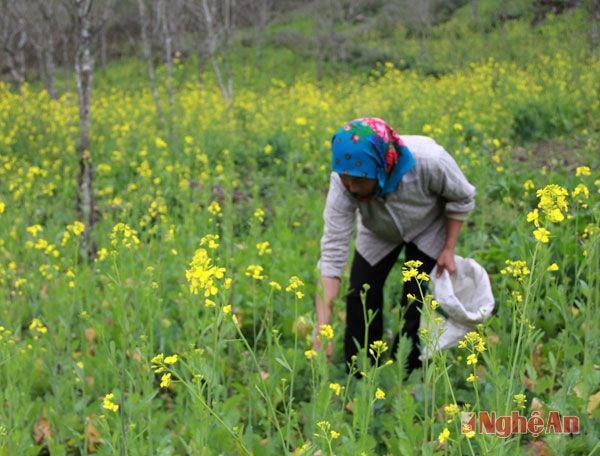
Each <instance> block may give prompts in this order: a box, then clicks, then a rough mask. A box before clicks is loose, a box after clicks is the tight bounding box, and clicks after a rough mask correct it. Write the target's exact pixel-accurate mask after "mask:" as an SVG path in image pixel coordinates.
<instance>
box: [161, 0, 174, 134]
mask: <svg viewBox="0 0 600 456" xmlns="http://www.w3.org/2000/svg"><path fill="white" fill-rule="evenodd" d="M157 13H158V20H159V21H160V25H161V27H160V29H161V33H162V38H163V43H164V52H165V54H164V60H165V65H166V66H167V98H168V100H169V125H172V123H173V116H174V110H175V96H174V93H173V36H172V34H171V26H170V22H169V14H168V11H167V7H166V2H165V0H158V2H157Z"/></svg>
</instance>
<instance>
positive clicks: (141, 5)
mask: <svg viewBox="0 0 600 456" xmlns="http://www.w3.org/2000/svg"><path fill="white" fill-rule="evenodd" d="M137 3H138V12H139V16H140V34H141V38H142V53H143V56H144V60H145V61H146V70H147V72H148V80H149V82H150V90H151V91H152V97H153V98H154V105H155V106H156V113H157V114H158V117H159V119H160V122H161V124H162V126H163V130H164V132H165V135H167V134H168V128H167V121H166V119H165V113H164V111H163V108H162V103H161V101H160V94H159V93H158V88H157V87H156V73H155V71H154V63H153V61H152V41H151V39H150V36H149V34H148V28H149V27H148V22H149V17H148V13H147V10H146V0H137Z"/></svg>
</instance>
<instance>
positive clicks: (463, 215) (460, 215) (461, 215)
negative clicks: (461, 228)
mask: <svg viewBox="0 0 600 456" xmlns="http://www.w3.org/2000/svg"><path fill="white" fill-rule="evenodd" d="M469 214H470V212H446V217H448V218H450V219H453V220H460V221H461V222H464V221H465V220H467V219H468V218H469Z"/></svg>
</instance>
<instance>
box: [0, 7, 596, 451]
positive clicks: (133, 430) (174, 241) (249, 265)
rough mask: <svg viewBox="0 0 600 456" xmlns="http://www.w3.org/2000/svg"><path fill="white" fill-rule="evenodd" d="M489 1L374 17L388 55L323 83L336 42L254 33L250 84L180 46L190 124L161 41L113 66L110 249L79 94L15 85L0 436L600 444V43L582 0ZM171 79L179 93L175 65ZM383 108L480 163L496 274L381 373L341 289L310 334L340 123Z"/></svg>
mask: <svg viewBox="0 0 600 456" xmlns="http://www.w3.org/2000/svg"><path fill="white" fill-rule="evenodd" d="M480 3H481V9H480V12H479V14H480V20H481V24H483V25H480V26H478V27H472V26H471V25H470V23H469V21H470V19H469V18H470V16H469V9H468V8H469V6H468V5H466V6H464V7H462V8H460V9H458V10H457V11H456V12H455V14H454V15H453V16H452V17H451V18H450V19H449V20H448V21H447V22H445V23H442V24H438V25H436V26H434V27H432V28H431V30H430V35H429V36H428V37H425V38H423V37H421V38H418V37H412V35H411V33H410V32H409V31H406V30H405V29H404V28H402V27H400V26H399V27H397V28H393V33H387V31H388V29H385V28H376V27H366V28H364V29H365V30H366V31H364V33H365V35H360V34H358V33H359V32H358V31H359V30H361V32H360V33H363V32H362V30H363V28H360V27H359V26H358V25H357V26H356V33H357V38H360V40H361V41H363V42H364V43H366V44H365V45H368V46H371V47H373V48H381V49H382V50H383V51H384V52H385V53H386V54H387V55H388V56H389V59H385V60H383V61H381V62H380V63H378V64H376V65H372V66H370V67H368V68H367V67H365V66H353V65H352V62H345V63H344V62H341V61H339V62H337V63H336V62H331V63H330V64H329V65H328V66H327V71H326V72H325V74H324V77H323V78H322V80H321V81H318V82H317V81H315V80H314V78H315V74H316V73H315V71H316V70H315V69H316V61H315V59H314V56H310V55H300V54H295V53H294V52H292V51H290V50H286V49H282V48H281V47H278V46H276V45H275V44H274V41H270V42H268V43H267V44H265V46H264V48H263V49H262V54H261V58H260V60H259V62H260V66H258V67H256V66H255V62H256V61H255V56H256V49H254V48H252V47H243V46H242V44H241V43H237V44H236V45H235V46H234V48H233V49H232V51H231V58H232V62H233V63H234V66H233V71H234V75H235V84H234V86H235V97H234V101H233V103H232V104H231V105H230V106H227V105H225V104H224V103H223V101H222V97H221V94H220V92H219V90H218V88H217V87H216V84H214V81H212V78H211V77H210V76H209V75H207V78H206V81H205V83H204V85H200V84H199V83H198V82H197V64H196V63H195V62H194V61H193V59H192V58H190V59H189V60H185V61H182V62H179V63H178V64H177V65H176V68H175V75H174V86H175V88H176V96H175V105H174V116H173V119H172V122H170V125H171V131H169V132H165V131H163V130H162V127H161V122H160V121H159V119H158V117H157V115H156V112H155V107H154V104H153V99H152V96H151V94H150V90H149V87H148V84H147V81H146V79H145V69H144V66H143V63H141V62H140V61H135V60H133V59H127V60H123V61H121V62H116V63H112V64H111V65H110V66H109V67H108V68H107V69H106V70H102V71H97V72H96V74H95V80H94V92H93V103H92V154H93V157H94V163H95V171H96V176H95V177H96V181H95V185H96V191H97V206H98V213H99V216H100V222H99V224H98V225H97V226H96V228H95V232H94V238H95V240H96V241H97V243H98V247H99V250H98V256H97V259H96V261H95V262H94V263H93V264H92V265H91V266H90V265H87V264H85V263H84V262H81V261H79V259H78V258H79V239H80V235H81V230H82V226H81V224H80V223H78V222H77V221H76V216H75V210H74V207H75V198H76V182H75V176H76V171H77V157H76V152H75V151H76V146H77V143H76V141H77V132H78V126H77V114H78V112H77V103H76V98H75V97H74V95H73V94H72V93H71V94H65V95H63V96H62V97H61V98H60V99H59V100H56V101H54V100H51V99H50V98H49V97H48V95H47V94H46V93H45V92H43V91H39V90H37V89H34V88H32V87H28V86H25V87H24V88H23V91H22V93H15V92H14V91H11V90H10V89H9V88H8V87H7V86H1V87H0V107H1V109H0V150H1V151H2V153H1V154H0V258H1V262H0V284H1V285H2V288H1V289H0V292H1V294H0V386H1V388H0V400H1V403H2V404H3V407H2V408H1V409H0V454H6V455H12V454H39V453H41V452H43V451H45V450H44V449H45V448H46V449H47V450H48V451H49V452H50V453H51V454H85V453H89V452H96V453H98V454H113V453H117V452H122V453H123V454H124V453H128V454H203V455H205V454H206V455H213V454H214V455H218V454H248V453H251V454H257V455H258V454H284V453H288V452H289V453H293V454H296V455H298V454H314V453H315V452H316V451H317V450H321V451H322V452H323V453H329V454H348V455H357V454H361V452H364V453H365V454H434V453H436V452H439V453H442V452H443V453H445V454H511V455H512V454H525V453H526V452H527V451H529V450H532V449H533V448H538V449H539V448H543V449H544V451H551V452H553V453H554V454H560V455H562V454H590V453H592V452H593V451H598V448H599V443H598V442H599V441H598V435H600V429H599V426H598V419H599V418H600V408H599V407H598V397H599V396H598V394H599V387H600V372H599V371H598V366H597V364H598V359H599V358H598V354H599V347H598V344H599V341H600V328H599V324H600V323H599V322H600V320H599V319H598V318H597V315H598V312H599V311H600V309H599V306H600V296H599V289H600V288H599V284H598V280H599V279H598V273H597V272H598V270H599V268H598V266H599V257H598V253H599V250H600V247H599V240H600V236H599V234H600V230H599V229H598V221H599V220H598V219H599V215H600V214H599V210H600V207H599V205H598V192H599V189H600V180H599V178H598V173H597V169H598V153H597V152H598V149H599V147H600V125H599V123H598V119H600V101H599V100H600V96H599V94H598V91H599V90H600V77H599V75H600V62H599V61H598V59H597V58H595V57H592V56H591V55H590V53H589V49H588V47H589V46H588V43H587V41H586V37H587V35H586V33H587V32H586V31H587V27H588V24H587V20H588V18H587V16H586V14H585V11H584V10H583V8H578V9H575V10H572V11H567V12H565V13H564V14H561V15H557V16H554V17H549V18H547V19H546V20H545V21H543V22H541V23H540V24H538V25H536V26H532V25H531V21H532V14H531V13H530V12H527V11H523V12H522V13H519V12H516V13H514V14H512V16H517V15H520V14H522V17H521V18H515V19H512V20H510V21H509V22H501V23H498V22H495V21H494V20H493V19H492V17H491V16H492V15H493V13H494V11H496V10H495V9H492V8H489V10H488V9H487V6H486V5H488V4H491V3H487V2H480ZM519 3H520V2H509V5H517V4H519ZM517 13H518V14H517ZM512 16H511V17H512ZM294 23H295V24H296V26H297V27H296V28H297V30H298V31H299V32H298V33H306V34H308V33H310V27H309V24H310V21H308V20H306V19H298V20H295V21H294ZM284 29H285V24H280V25H278V26H277V28H275V29H273V30H271V33H270V34H271V36H273V37H276V36H277V34H278V33H280V32H281V31H283V30H284ZM419 40H424V41H423V42H422V43H421V45H420V44H419ZM420 46H424V48H425V50H426V52H425V54H424V55H425V56H426V57H424V58H421V49H423V48H422V47H420ZM158 80H159V83H160V87H161V88H160V91H161V94H162V96H163V97H164V98H163V106H167V97H166V90H165V89H164V87H165V84H166V76H165V73H164V69H163V68H161V69H160V71H159V73H158ZM367 115H369V116H377V117H381V118H384V119H386V120H387V121H389V123H391V124H392V125H394V126H395V127H396V128H397V130H398V131H399V132H400V134H427V135H430V136H432V137H434V138H435V139H436V140H437V141H438V142H439V143H440V144H442V145H444V147H446V149H447V150H448V151H449V152H450V153H451V154H452V155H453V156H454V157H455V158H456V160H457V162H458V163H459V164H460V165H461V166H462V167H463V169H464V171H465V174H466V175H467V176H468V178H469V180H470V181H471V182H473V183H474V185H476V186H477V190H478V196H477V203H478V208H477V209H476V211H475V212H474V214H473V215H472V217H471V219H470V220H469V223H468V225H467V226H465V228H464V231H463V232H462V234H461V244H460V246H459V252H458V253H459V254H461V255H463V256H470V257H473V258H475V259H476V260H477V261H478V262H480V263H481V264H482V265H483V266H484V267H485V268H486V270H487V271H488V272H489V274H490V278H491V281H492V287H493V290H494V293H495V297H496V306H497V310H496V312H495V315H494V316H493V317H492V318H491V319H490V320H489V321H488V322H487V323H486V324H485V325H483V326H482V327H481V328H479V330H478V332H477V333H472V334H470V335H469V337H468V338H467V339H466V340H465V343H464V347H463V348H453V349H451V350H448V351H445V352H443V353H438V354H436V355H435V356H434V358H433V359H432V360H431V361H430V362H429V363H428V364H427V367H426V369H424V370H423V371H419V372H416V373H414V374H413V375H411V376H410V377H409V378H408V379H406V380H403V377H404V375H403V374H404V367H403V363H402V362H401V361H399V362H396V363H391V364H389V363H387V360H388V359H389V350H385V345H384V344H383V342H385V343H386V344H387V345H388V346H391V338H390V339H386V340H384V341H382V343H381V344H378V345H377V346H376V347H373V350H375V351H377V352H378V353H380V358H379V359H380V361H379V362H378V363H377V365H375V366H368V365H366V363H365V362H364V359H365V358H366V356H363V355H364V353H363V354H361V356H360V357H359V365H358V366H357V368H358V369H360V370H362V371H364V372H365V376H364V378H363V379H362V380H361V381H358V380H356V379H355V378H354V377H353V376H347V375H346V373H345V370H344V366H343V365H342V361H341V344H342V342H341V336H342V334H343V321H342V319H343V308H344V305H343V302H342V301H341V300H339V301H338V302H337V303H336V306H335V312H334V313H335V314H336V318H335V319H334V323H333V327H332V328H331V330H332V331H331V333H330V332H329V331H325V332H324V333H323V335H322V336H320V337H329V336H331V334H333V336H332V337H333V340H334V344H335V347H336V354H335V357H334V362H333V363H331V364H328V363H327V362H326V360H325V356H324V353H322V352H318V353H313V352H312V351H311V347H312V342H311V336H312V332H313V330H314V328H313V314H314V302H313V296H314V292H315V290H314V283H315V282H316V279H317V277H318V272H317V270H316V262H317V259H318V255H319V239H320V236H321V231H322V220H321V215H322V210H323V205H324V201H325V194H326V191H327V182H328V177H329V158H330V157H329V141H330V137H331V134H332V133H333V132H334V131H335V130H336V129H338V128H340V126H341V125H343V123H344V122H345V121H347V120H349V119H352V118H355V117H359V116H367ZM536 209H537V211H536ZM216 236H218V238H217V237H216ZM266 243H268V244H266ZM398 266H400V265H398ZM396 269H397V270H395V271H394V272H393V274H392V277H390V280H389V281H388V286H387V289H386V293H387V294H386V306H387V307H386V325H387V328H388V329H389V334H390V336H391V334H392V333H393V332H396V331H397V328H399V327H400V326H399V321H400V318H401V310H400V309H398V303H397V301H398V299H396V298H397V297H398V295H399V290H400V287H401V283H402V275H401V271H400V269H401V268H400V267H398V268H396ZM346 281H347V277H344V279H343V282H344V283H343V284H342V286H343V287H345V286H346V285H347V284H346ZM423 300H424V301H425V306H424V312H425V313H426V315H430V314H431V311H432V307H435V306H434V305H433V306H432V304H431V297H430V296H424V297H423ZM337 317H339V318H337ZM428 337H429V338H431V337H435V334H431V333H430V334H424V338H428ZM175 355H176V356H175ZM405 355H406V345H405V344H401V347H400V352H399V360H402V359H404V356H405ZM361 359H362V362H361V361H360V360H361ZM111 395H112V396H111ZM467 410H469V411H482V410H487V411H496V412H497V413H498V414H507V413H510V412H511V411H513V410H515V411H520V412H521V413H522V414H523V415H524V416H530V415H531V413H533V412H536V411H540V412H541V413H542V414H543V415H544V416H546V414H547V413H548V412H549V411H552V410H556V411H558V412H559V413H560V414H561V415H577V416H578V417H579V419H580V433H579V434H577V435H572V436H568V435H553V434H546V433H542V434H541V435H540V436H539V437H537V438H536V437H533V436H532V435H531V434H526V435H514V436H510V437H508V438H506V439H502V438H498V437H496V436H494V435H482V434H479V433H477V434H476V435H474V436H470V438H469V437H467V435H465V434H463V433H461V428H460V419H459V418H460V417H459V413H458V412H459V411H467Z"/></svg>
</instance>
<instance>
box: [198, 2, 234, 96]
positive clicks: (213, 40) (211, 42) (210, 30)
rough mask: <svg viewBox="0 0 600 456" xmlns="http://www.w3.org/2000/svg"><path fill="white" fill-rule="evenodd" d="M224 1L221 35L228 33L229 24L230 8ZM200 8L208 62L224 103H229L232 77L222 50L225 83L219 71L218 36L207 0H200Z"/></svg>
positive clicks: (231, 92) (231, 94)
mask: <svg viewBox="0 0 600 456" xmlns="http://www.w3.org/2000/svg"><path fill="white" fill-rule="evenodd" d="M225 1H226V4H225V7H226V14H225V21H224V24H223V25H222V29H221V30H220V32H221V34H222V35H223V36H228V34H229V29H228V27H229V26H230V25H229V22H228V20H229V9H230V6H231V4H230V3H229V1H228V0H225ZM202 10H203V13H204V20H205V22H206V34H207V42H208V55H209V56H210V57H209V59H210V63H211V65H212V67H213V70H214V72H215V76H216V78H217V84H218V85H219V88H220V89H221V93H222V94H223V99H224V100H225V103H227V104H229V103H231V101H232V99H233V77H232V74H231V71H230V70H229V67H228V65H227V56H226V54H225V53H224V51H221V54H222V56H223V60H224V71H225V77H226V78H227V83H225V81H224V78H223V74H222V72H221V67H220V65H219V62H218V60H217V57H216V54H217V51H218V42H217V39H218V36H217V30H216V28H215V22H214V13H213V11H212V10H211V8H210V6H209V5H208V1H207V0H202Z"/></svg>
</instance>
